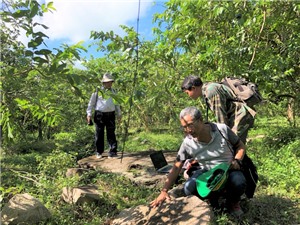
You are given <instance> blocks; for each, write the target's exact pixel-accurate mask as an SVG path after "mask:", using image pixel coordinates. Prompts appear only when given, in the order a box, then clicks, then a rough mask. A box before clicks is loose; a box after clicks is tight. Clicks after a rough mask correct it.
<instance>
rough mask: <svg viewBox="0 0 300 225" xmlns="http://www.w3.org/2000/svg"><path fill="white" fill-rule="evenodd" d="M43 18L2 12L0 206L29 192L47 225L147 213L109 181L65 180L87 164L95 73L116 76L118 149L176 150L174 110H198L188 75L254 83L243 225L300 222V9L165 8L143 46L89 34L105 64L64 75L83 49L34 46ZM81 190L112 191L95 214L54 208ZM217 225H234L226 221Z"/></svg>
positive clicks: (140, 196)
mask: <svg viewBox="0 0 300 225" xmlns="http://www.w3.org/2000/svg"><path fill="white" fill-rule="evenodd" d="M53 10H54V7H53V5H52V4H51V3H49V4H47V5H44V4H39V3H38V2H37V1H35V0H33V1H29V0H27V1H11V0H5V1H2V3H1V18H2V20H1V43H0V44H1V143H2V149H1V170H2V173H1V207H3V205H4V204H5V203H6V202H7V201H8V200H9V199H10V197H12V196H13V195H14V194H16V193H24V192H29V193H31V194H32V195H34V196H36V197H38V198H39V199H40V200H41V201H42V202H43V203H44V204H45V205H46V206H47V207H48V208H49V209H50V210H51V212H52V213H53V215H54V217H53V218H54V219H53V220H52V221H49V222H48V223H47V224H79V223H80V224H99V223H104V221H105V220H106V219H107V218H109V217H112V216H113V215H114V214H116V213H117V212H118V211H119V210H121V209H123V208H126V207H129V206H132V205H138V204H145V203H148V202H149V201H150V200H151V199H152V198H153V196H154V195H156V194H157V193H153V190H149V189H148V188H147V187H138V186H136V185H135V184H134V183H132V182H131V181H129V180H127V179H126V178H123V177H120V176H115V175H114V174H106V173H97V172H91V173H88V174H85V175H84V176H82V177H77V178H70V179H67V178H66V177H65V176H64V174H65V171H66V169H67V168H69V167H73V166H75V165H76V161H77V160H78V159H80V158H83V157H85V156H87V155H91V154H93V144H92V136H93V129H92V128H91V127H87V126H86V122H85V109H86V106H87V102H88V99H89V97H90V94H91V90H94V89H95V87H96V86H97V85H100V82H99V80H100V78H101V76H102V74H103V73H104V72H107V71H110V72H112V73H113V74H114V75H115V77H116V84H115V86H116V87H117V89H118V91H119V95H118V96H114V98H115V100H116V101H118V102H119V103H120V104H121V106H122V109H123V121H122V123H121V124H119V127H118V139H119V140H120V143H121V144H120V150H124V151H143V150H147V149H149V148H154V149H163V150H166V149H170V150H176V149H177V147H178V144H179V143H180V138H181V134H180V131H179V129H178V127H179V124H178V118H177V117H178V113H179V111H180V110H181V109H182V108H183V107H185V106H187V105H192V104H193V105H195V104H197V105H198V106H199V107H200V108H201V109H202V110H203V112H205V106H204V105H203V103H202V102H193V101H191V100H189V99H188V98H187V96H184V95H183V93H181V91H180V84H181V81H182V79H183V78H184V77H185V76H186V75H188V74H191V73H193V74H199V75H201V77H202V78H203V80H205V81H208V80H220V79H221V78H222V77H224V76H228V75H236V76H243V77H246V78H247V79H249V80H251V81H254V82H256V83H258V84H259V88H260V90H261V92H262V93H263V95H264V97H265V103H264V105H261V106H259V107H258V118H257V121H256V125H255V128H254V129H253V130H252V131H251V133H250V135H249V138H250V139H251V141H250V142H249V143H248V152H249V155H250V156H252V158H253V160H254V161H255V163H256V164H257V166H258V170H259V173H260V183H259V187H258V190H257V193H256V198H255V199H254V200H253V202H252V204H250V209H249V213H248V214H247V218H246V220H245V221H244V223H245V224H254V223H258V224H294V223H295V224H297V223H300V221H299V215H300V203H299V199H300V196H299V192H300V186H299V180H300V168H299V164H300V163H299V156H300V152H299V146H300V142H299V140H300V138H299V137H300V133H299V104H300V101H299V94H298V93H299V90H300V79H299V77H300V76H299V74H300V65H299V62H300V50H299V46H300V44H299V43H300V34H299V32H298V31H299V30H300V29H299V19H300V6H299V3H297V2H296V1H295V2H292V1H288V2H282V1H275V2H266V1H232V2H231V1H176V0H170V1H168V2H166V3H165V11H164V12H163V13H162V14H158V15H155V16H154V20H155V21H157V22H158V24H159V26H158V27H157V28H155V29H154V33H155V35H156V38H155V39H154V40H151V41H145V40H144V39H143V37H141V36H140V35H138V34H137V33H136V32H135V30H134V28H132V27H126V26H122V28H123V29H124V31H125V33H126V35H125V36H123V37H121V36H118V35H117V34H114V33H113V32H112V31H111V32H109V33H104V32H102V31H91V39H93V40H95V44H96V45H98V47H99V49H101V51H103V52H104V53H105V57H103V58H94V59H92V60H90V61H88V62H86V63H85V65H86V67H87V70H79V69H76V68H74V66H73V64H74V62H75V61H76V60H81V56H80V53H81V51H85V49H84V48H83V47H82V45H81V43H78V44H76V45H73V46H69V45H66V44H62V45H61V48H59V49H55V50H50V49H48V48H47V47H46V46H44V45H43V40H44V39H45V38H47V34H46V31H45V33H44V32H42V31H39V32H36V31H35V30H36V28H37V27H41V28H44V29H45V30H46V28H47V27H45V26H44V25H43V24H39V23H35V22H34V18H35V17H37V16H43V14H44V13H48V12H49V11H53ZM54 13H55V12H54ZM166 28H167V29H166ZM21 30H25V31H26V33H27V35H28V36H29V37H30V41H29V42H28V43H27V45H25V44H24V43H20V42H18V41H17V37H18V36H19V35H20V31H21ZM133 65H134V66H133ZM58 96H59V97H58ZM209 116H210V119H211V120H213V118H214V117H213V116H212V115H209ZM107 180H109V181H110V182H107ZM112 181H113V182H112ZM86 183H95V184H96V183H97V184H99V186H100V187H103V188H104V187H106V188H107V186H108V185H111V188H110V190H111V192H109V193H108V194H103V202H102V203H101V205H93V206H91V205H81V206H73V205H72V206H70V205H65V204H63V203H62V202H60V201H59V196H60V194H61V188H62V187H64V186H76V185H78V184H86ZM54 187H55V188H54ZM78 221H81V222H78ZM217 222H218V223H219V224H228V223H234V222H233V221H231V220H230V218H227V216H225V215H219V216H218V218H217Z"/></svg>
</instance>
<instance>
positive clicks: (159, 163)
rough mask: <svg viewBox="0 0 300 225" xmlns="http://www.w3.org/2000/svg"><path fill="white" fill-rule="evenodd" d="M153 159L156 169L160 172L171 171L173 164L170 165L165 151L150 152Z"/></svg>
mask: <svg viewBox="0 0 300 225" xmlns="http://www.w3.org/2000/svg"><path fill="white" fill-rule="evenodd" d="M150 158H151V161H152V163H153V165H154V168H155V170H156V171H157V172H158V173H169V172H170V170H171V168H172V167H173V166H172V165H169V164H168V162H167V160H166V158H165V156H164V154H163V152H162V151H156V152H153V153H151V154H150Z"/></svg>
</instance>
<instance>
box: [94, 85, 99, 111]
mask: <svg viewBox="0 0 300 225" xmlns="http://www.w3.org/2000/svg"><path fill="white" fill-rule="evenodd" d="M97 101H98V87H96V101H95V106H94V109H95V110H96V106H97Z"/></svg>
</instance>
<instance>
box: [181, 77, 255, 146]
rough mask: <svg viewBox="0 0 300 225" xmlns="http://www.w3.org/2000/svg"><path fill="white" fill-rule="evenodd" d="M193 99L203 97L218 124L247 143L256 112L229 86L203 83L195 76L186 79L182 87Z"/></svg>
mask: <svg viewBox="0 0 300 225" xmlns="http://www.w3.org/2000/svg"><path fill="white" fill-rule="evenodd" d="M181 89H182V91H183V92H185V93H187V94H188V95H189V96H190V97H191V98H192V99H197V98H199V97H203V99H204V101H205V103H206V105H207V109H208V108H210V109H211V110H212V111H213V113H214V114H215V116H216V120H217V122H218V123H225V124H226V125H227V126H229V127H230V128H231V129H232V131H233V132H234V133H235V134H237V135H238V136H239V137H240V139H241V140H242V141H243V142H244V143H246V139H247V135H248V131H249V129H250V128H252V127H253V124H254V118H255V114H256V112H255V111H254V109H253V108H251V107H250V106H249V105H247V103H246V101H243V100H242V99H238V96H237V95H236V94H235V93H234V91H233V90H232V89H231V88H230V87H229V86H227V85H225V84H223V83H217V82H208V83H203V82H202V80H201V79H200V78H199V77H197V76H194V75H190V76H188V77H186V78H185V79H184V81H183V83H182V85H181Z"/></svg>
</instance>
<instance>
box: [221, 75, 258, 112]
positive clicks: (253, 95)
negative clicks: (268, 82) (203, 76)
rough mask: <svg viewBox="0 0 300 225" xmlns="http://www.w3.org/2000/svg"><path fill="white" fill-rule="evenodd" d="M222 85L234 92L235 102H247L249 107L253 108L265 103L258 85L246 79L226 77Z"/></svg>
mask: <svg viewBox="0 0 300 225" xmlns="http://www.w3.org/2000/svg"><path fill="white" fill-rule="evenodd" d="M220 83H221V84H224V85H226V86H227V87H229V88H230V89H231V90H232V92H233V93H234V95H235V96H236V99H234V100H236V101H239V102H245V103H246V104H247V105H248V106H249V107H253V106H254V105H256V104H258V103H260V102H262V101H263V97H262V96H261V94H260V93H259V90H258V86H257V84H255V83H252V82H250V81H247V80H246V79H245V78H236V77H225V78H224V79H222V80H221V82H220Z"/></svg>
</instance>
